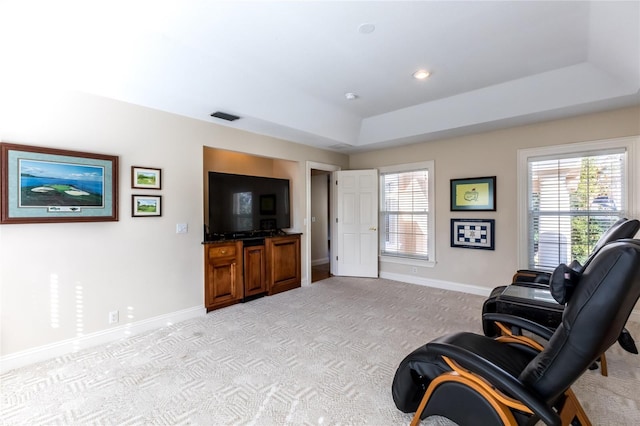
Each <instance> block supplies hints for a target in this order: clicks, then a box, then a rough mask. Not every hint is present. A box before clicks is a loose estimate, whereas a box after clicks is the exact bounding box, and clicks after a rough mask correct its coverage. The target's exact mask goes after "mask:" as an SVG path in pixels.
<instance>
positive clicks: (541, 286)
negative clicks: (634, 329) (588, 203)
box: [482, 218, 640, 353]
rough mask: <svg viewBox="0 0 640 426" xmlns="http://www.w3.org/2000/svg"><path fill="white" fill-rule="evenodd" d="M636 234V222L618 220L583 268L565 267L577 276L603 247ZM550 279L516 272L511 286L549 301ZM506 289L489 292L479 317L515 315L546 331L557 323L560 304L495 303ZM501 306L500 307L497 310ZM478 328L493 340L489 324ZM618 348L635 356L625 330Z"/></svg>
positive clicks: (533, 272)
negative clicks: (537, 293) (533, 291)
mask: <svg viewBox="0 0 640 426" xmlns="http://www.w3.org/2000/svg"><path fill="white" fill-rule="evenodd" d="M638 230H640V221H638V220H637V219H627V218H621V219H619V220H618V221H617V222H616V223H614V224H613V225H612V226H611V227H610V228H609V229H607V230H606V231H605V232H604V234H602V236H601V237H600V239H599V240H598V242H597V243H596V245H595V247H594V249H593V251H592V252H591V254H590V255H589V257H588V258H587V260H586V261H585V263H584V265H580V264H578V263H576V262H572V264H571V265H569V266H570V267H571V268H572V269H574V270H575V271H576V273H578V274H580V273H582V271H583V270H584V269H585V268H586V267H587V266H588V265H589V263H590V262H591V260H592V259H593V257H594V256H595V255H596V254H597V253H598V251H600V250H601V249H602V248H603V247H604V246H605V245H607V244H609V243H611V242H613V241H617V240H621V239H626V238H633V237H634V236H635V235H636V233H637V232H638ZM550 277H551V273H550V272H544V271H537V270H519V271H517V272H516V273H515V275H514V276H513V282H512V284H511V285H515V286H524V287H531V288H536V289H538V291H540V292H548V294H549V299H551V290H550V288H549V279H550ZM507 287H508V286H500V287H496V288H494V289H493V290H492V291H491V295H490V296H489V298H488V299H487V300H485V302H484V304H483V306H482V313H483V314H485V313H492V312H498V313H514V312H515V313H517V315H518V316H522V317H525V318H528V319H530V320H532V321H535V322H538V323H541V324H542V325H544V326H546V327H550V328H555V327H557V326H558V324H559V323H560V318H561V317H562V310H563V304H556V303H555V302H553V300H551V303H550V304H549V303H542V304H540V305H536V304H522V305H520V306H521V307H520V308H518V307H515V305H513V304H509V303H502V304H500V303H499V298H500V296H501V295H502V293H503V292H504V290H505V289H506V288H507ZM501 306H502V307H501ZM482 328H483V331H484V334H485V335H486V336H490V337H494V336H496V335H497V333H498V329H497V328H496V327H495V325H494V324H493V323H492V322H491V321H487V320H483V321H482ZM620 344H621V345H622V347H623V348H624V349H625V350H627V351H629V352H632V353H637V352H638V351H637V349H636V347H635V343H634V341H633V338H632V337H631V336H630V335H629V334H628V332H627V331H626V330H624V332H623V333H621V335H620Z"/></svg>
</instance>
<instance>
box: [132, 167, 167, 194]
mask: <svg viewBox="0 0 640 426" xmlns="http://www.w3.org/2000/svg"><path fill="white" fill-rule="evenodd" d="M161 174H162V172H161V170H160V169H153V168H150V167H139V166H132V167H131V187H132V188H141V189H160V188H162V182H161V177H162V176H161Z"/></svg>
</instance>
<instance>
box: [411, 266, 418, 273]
mask: <svg viewBox="0 0 640 426" xmlns="http://www.w3.org/2000/svg"><path fill="white" fill-rule="evenodd" d="M411 273H412V274H417V273H418V268H416V267H415V266H414V267H412V268H411Z"/></svg>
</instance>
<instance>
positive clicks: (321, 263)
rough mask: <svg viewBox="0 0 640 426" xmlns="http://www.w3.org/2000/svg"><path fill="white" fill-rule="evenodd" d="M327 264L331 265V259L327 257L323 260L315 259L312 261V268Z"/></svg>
mask: <svg viewBox="0 0 640 426" xmlns="http://www.w3.org/2000/svg"><path fill="white" fill-rule="evenodd" d="M325 263H329V258H328V257H325V258H323V259H315V260H312V261H311V266H318V265H324V264H325Z"/></svg>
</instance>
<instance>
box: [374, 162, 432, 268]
mask: <svg viewBox="0 0 640 426" xmlns="http://www.w3.org/2000/svg"><path fill="white" fill-rule="evenodd" d="M380 204H381V209H380V224H381V226H382V229H381V231H382V243H381V253H382V255H387V256H398V257H408V258H416V259H421V260H428V259H429V253H428V247H429V238H430V236H429V233H428V225H429V171H428V170H426V169H425V170H412V171H403V172H394V173H382V174H381V203H380Z"/></svg>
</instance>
